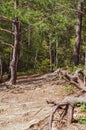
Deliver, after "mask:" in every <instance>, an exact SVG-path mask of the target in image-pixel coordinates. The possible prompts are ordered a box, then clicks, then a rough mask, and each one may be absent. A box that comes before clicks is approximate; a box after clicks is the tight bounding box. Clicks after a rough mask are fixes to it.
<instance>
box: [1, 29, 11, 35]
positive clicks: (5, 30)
mask: <svg viewBox="0 0 86 130" xmlns="http://www.w3.org/2000/svg"><path fill="white" fill-rule="evenodd" d="M0 30H1V31H4V32H7V33H9V34H11V35H14V33H13V32H12V31H9V30H7V29H4V28H0Z"/></svg>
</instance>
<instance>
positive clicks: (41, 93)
mask: <svg viewBox="0 0 86 130" xmlns="http://www.w3.org/2000/svg"><path fill="white" fill-rule="evenodd" d="M38 79H39V80H38ZM66 86H67V83H66V82H65V81H63V80H58V79H55V80H42V79H41V78H40V77H38V76H37V75H35V76H23V77H18V80H17V86H15V87H14V88H12V89H7V88H6V87H5V86H4V87H3V88H2V87H0V130H48V120H49V119H48V118H49V115H50V113H51V112H52V106H51V105H49V104H47V102H46V101H47V100H50V99H52V100H54V101H62V100H63V99H64V98H65V97H66V96H68V95H72V94H75V92H76V90H75V89H74V90H72V89H70V88H69V89H67V88H66ZM79 116H86V114H85V113H82V112H81V110H80V108H77V109H76V110H75V117H77V118H78V117H79ZM54 123H57V121H55V122H54ZM44 124H45V125H44ZM57 124H58V123H57ZM57 124H55V125H57ZM43 125H44V127H43V128H42V129H40V128H41V127H42V126H43ZM57 128H58V129H57V130H86V125H83V124H79V123H73V124H72V125H70V126H69V127H66V124H65V123H63V125H61V127H60V125H59V126H58V127H57Z"/></svg>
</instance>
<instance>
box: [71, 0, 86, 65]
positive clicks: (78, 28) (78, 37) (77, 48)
mask: <svg viewBox="0 0 86 130" xmlns="http://www.w3.org/2000/svg"><path fill="white" fill-rule="evenodd" d="M83 2H84V0H79V1H78V17H77V25H76V40H75V45H74V52H73V56H74V65H78V64H79V55H80V45H81V30H82V11H83Z"/></svg>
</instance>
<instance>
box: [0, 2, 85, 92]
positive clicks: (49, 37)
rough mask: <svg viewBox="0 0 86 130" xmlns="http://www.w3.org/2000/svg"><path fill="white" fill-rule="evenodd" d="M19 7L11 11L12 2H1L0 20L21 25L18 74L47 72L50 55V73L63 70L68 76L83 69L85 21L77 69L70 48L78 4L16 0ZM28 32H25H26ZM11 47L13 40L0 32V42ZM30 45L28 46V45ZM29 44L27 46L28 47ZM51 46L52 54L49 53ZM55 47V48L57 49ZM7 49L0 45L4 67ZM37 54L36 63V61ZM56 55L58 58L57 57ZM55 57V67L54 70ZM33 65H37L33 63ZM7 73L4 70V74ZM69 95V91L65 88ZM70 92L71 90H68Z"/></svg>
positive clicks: (5, 25) (0, 23)
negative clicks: (5, 19)
mask: <svg viewBox="0 0 86 130" xmlns="http://www.w3.org/2000/svg"><path fill="white" fill-rule="evenodd" d="M18 2H19V6H18V8H17V9H16V10H15V9H14V0H4V1H0V16H5V17H7V18H8V19H14V18H15V17H18V18H19V21H20V23H21V47H20V59H19V66H18V70H19V71H20V72H21V71H22V72H24V71H25V72H26V71H32V72H34V64H35V67H36V68H35V69H36V70H35V72H43V73H46V72H49V71H50V51H51V62H52V63H51V64H52V65H51V66H52V68H53V70H55V69H57V66H58V67H65V68H67V69H68V70H69V71H70V72H74V71H75V70H76V69H77V68H81V67H82V68H83V65H84V56H83V55H84V54H83V53H84V52H85V50H86V49H85V48H86V47H85V43H86V38H85V31H86V24H85V23H86V18H85V17H84V18H83V26H82V29H83V31H82V36H83V40H82V42H83V43H82V47H81V50H82V51H81V52H80V53H81V56H80V58H81V60H80V64H81V65H79V66H77V67H75V66H74V65H73V47H74V43H75V25H76V16H77V13H76V11H75V10H77V1H75V0H72V1H69V0H58V1H57V0H29V1H28V0H24V1H23V0H19V1H18ZM84 12H86V9H85V5H84ZM0 28H5V29H8V30H10V31H14V29H13V27H12V24H11V23H9V22H8V21H3V20H0ZM26 30H27V31H26ZM1 39H2V40H3V41H5V42H7V43H9V44H13V42H14V41H13V36H12V35H10V34H7V33H6V32H4V31H3V32H2V31H0V40H1ZM28 41H29V42H28ZM28 43H29V45H28ZM50 43H51V48H50V49H51V50H49V47H50ZM57 43H58V45H57ZM11 51H12V49H11V48H10V47H9V46H6V45H1V44H0V55H3V54H4V55H3V57H4V58H3V59H4V64H5V65H6V66H7V68H8V65H9V61H10V60H9V59H10V53H11ZM36 52H37V59H36V61H35V58H36ZM56 53H57V54H56ZM56 56H57V59H58V65H57V66H56V62H57V61H56ZM35 62H36V63H35ZM6 71H7V70H6ZM68 89H69V90H68V91H70V90H71V89H70V87H69V88H68ZM71 91H72V90H71Z"/></svg>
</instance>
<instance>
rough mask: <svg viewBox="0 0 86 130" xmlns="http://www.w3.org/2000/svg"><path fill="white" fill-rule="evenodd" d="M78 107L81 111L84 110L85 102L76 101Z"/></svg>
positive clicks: (85, 108) (85, 107)
mask: <svg viewBox="0 0 86 130" xmlns="http://www.w3.org/2000/svg"><path fill="white" fill-rule="evenodd" d="M77 106H78V107H81V112H86V104H85V103H80V102H78V103H77Z"/></svg>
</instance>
